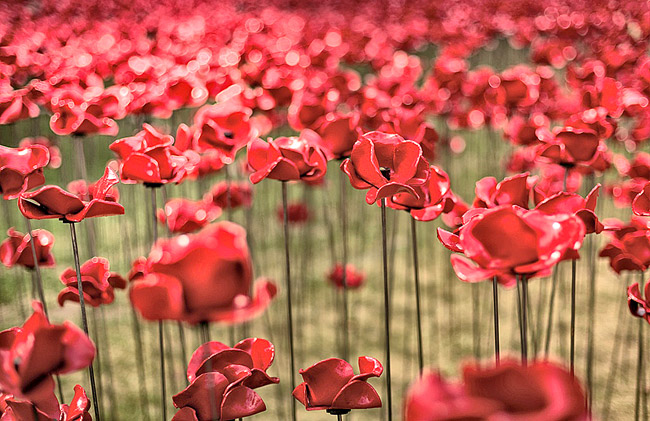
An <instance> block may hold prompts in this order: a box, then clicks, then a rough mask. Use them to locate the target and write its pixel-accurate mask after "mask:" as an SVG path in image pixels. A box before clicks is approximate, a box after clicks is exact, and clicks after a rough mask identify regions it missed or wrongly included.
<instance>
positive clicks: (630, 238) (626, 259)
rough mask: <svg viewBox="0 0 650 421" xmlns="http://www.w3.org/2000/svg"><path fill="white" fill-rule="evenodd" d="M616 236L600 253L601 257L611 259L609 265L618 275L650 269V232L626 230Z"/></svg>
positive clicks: (645, 230)
mask: <svg viewBox="0 0 650 421" xmlns="http://www.w3.org/2000/svg"><path fill="white" fill-rule="evenodd" d="M614 233H615V236H614V237H613V238H612V239H611V241H610V242H609V243H608V244H607V245H605V247H603V249H602V250H601V251H600V253H599V256H600V257H609V265H610V266H611V267H612V269H613V270H614V271H615V272H616V273H621V272H622V271H624V270H628V271H645V270H646V269H647V268H648V267H650V231H648V230H647V229H635V230H633V231H629V230H626V231H625V233H624V234H622V235H619V236H616V232H614Z"/></svg>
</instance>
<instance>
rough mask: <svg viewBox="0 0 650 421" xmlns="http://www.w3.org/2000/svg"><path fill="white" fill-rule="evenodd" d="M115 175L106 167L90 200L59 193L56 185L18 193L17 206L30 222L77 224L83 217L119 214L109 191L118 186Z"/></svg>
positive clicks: (116, 204) (121, 210)
mask: <svg viewBox="0 0 650 421" xmlns="http://www.w3.org/2000/svg"><path fill="white" fill-rule="evenodd" d="M119 182H120V180H119V178H118V177H117V174H115V173H114V172H113V170H111V169H110V168H109V167H106V170H105V171H104V175H103V176H102V178H100V179H99V180H98V181H97V183H96V184H95V186H94V188H93V191H92V196H91V197H90V200H84V199H83V198H80V197H79V196H77V195H75V194H72V193H69V192H67V191H65V190H63V189H62V188H61V187H59V186H52V185H48V186H44V187H41V188H40V189H38V190H36V191H33V192H30V193H22V194H21V195H20V197H19V199H18V207H19V208H20V211H21V212H22V214H23V215H25V216H26V217H27V218H30V219H52V218H58V219H61V220H62V221H64V222H80V221H81V220H83V219H84V218H93V217H97V216H109V215H123V214H124V207H123V206H122V205H120V204H119V203H117V202H115V201H114V197H113V196H112V195H111V194H110V192H111V188H112V187H113V186H114V185H115V184H117V183H119Z"/></svg>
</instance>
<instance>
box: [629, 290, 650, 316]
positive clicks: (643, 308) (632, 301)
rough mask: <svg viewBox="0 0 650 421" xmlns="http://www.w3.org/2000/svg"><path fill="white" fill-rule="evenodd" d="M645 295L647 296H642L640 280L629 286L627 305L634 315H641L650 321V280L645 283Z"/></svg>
mask: <svg viewBox="0 0 650 421" xmlns="http://www.w3.org/2000/svg"><path fill="white" fill-rule="evenodd" d="M643 295H644V296H645V297H646V298H645V299H644V298H643V297H641V290H640V288H639V283H638V282H635V283H633V284H632V285H630V286H629V287H628V288H627V306H628V308H629V309H630V313H632V315H633V316H634V317H641V318H643V319H645V320H646V322H648V323H650V303H648V301H647V298H648V297H650V282H648V283H646V284H645V287H644V291H643Z"/></svg>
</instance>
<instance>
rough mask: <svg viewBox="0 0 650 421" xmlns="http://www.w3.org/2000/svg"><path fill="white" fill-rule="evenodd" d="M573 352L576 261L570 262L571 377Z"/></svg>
mask: <svg viewBox="0 0 650 421" xmlns="http://www.w3.org/2000/svg"><path fill="white" fill-rule="evenodd" d="M575 352H576V259H573V260H571V349H570V350H569V361H570V363H569V364H570V367H571V375H572V376H573V375H575Z"/></svg>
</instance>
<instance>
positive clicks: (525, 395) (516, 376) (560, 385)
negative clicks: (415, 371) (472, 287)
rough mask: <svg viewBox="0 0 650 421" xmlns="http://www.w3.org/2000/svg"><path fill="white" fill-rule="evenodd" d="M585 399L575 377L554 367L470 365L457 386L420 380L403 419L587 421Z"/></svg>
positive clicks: (427, 377) (435, 378)
mask: <svg viewBox="0 0 650 421" xmlns="http://www.w3.org/2000/svg"><path fill="white" fill-rule="evenodd" d="M584 399H585V397H584V392H583V390H582V388H581V387H580V384H579V383H578V381H577V380H576V378H575V377H574V376H573V375H572V374H570V373H568V372H567V371H565V370H564V369H563V368H561V367H558V366H557V365H555V364H552V363H549V362H535V363H533V364H530V365H528V366H522V365H520V364H519V363H515V362H512V361H503V362H501V365H500V366H497V367H487V368H484V367H479V366H471V365H468V366H465V367H464V369H463V381H462V382H461V383H458V384H456V383H450V382H448V381H446V380H445V379H443V378H442V377H441V376H440V375H439V374H434V373H425V374H424V375H423V376H422V377H420V378H419V379H418V380H417V381H416V382H415V383H414V384H413V385H411V387H410V388H409V391H408V393H407V396H406V400H405V404H404V420H405V421H434V420H435V421H452V420H460V419H463V420H470V419H471V420H493V419H494V420H497V419H503V420H511V419H512V420H514V419H522V420H523V419H525V420H531V421H533V420H534V421H542V420H544V421H564V420H575V421H587V420H588V419H590V418H589V415H588V414H587V410H586V408H585V405H584Z"/></svg>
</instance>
